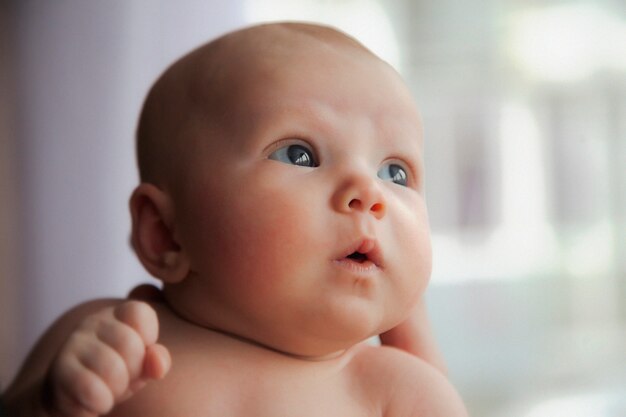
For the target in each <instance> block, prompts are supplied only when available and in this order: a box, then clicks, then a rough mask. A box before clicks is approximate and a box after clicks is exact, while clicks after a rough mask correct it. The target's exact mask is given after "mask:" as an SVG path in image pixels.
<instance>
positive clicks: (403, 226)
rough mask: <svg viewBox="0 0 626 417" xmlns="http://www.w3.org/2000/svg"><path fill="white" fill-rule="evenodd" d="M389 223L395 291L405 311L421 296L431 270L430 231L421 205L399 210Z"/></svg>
mask: <svg viewBox="0 0 626 417" xmlns="http://www.w3.org/2000/svg"><path fill="white" fill-rule="evenodd" d="M397 216H398V218H397V219H396V221H395V222H394V223H393V224H394V226H393V227H392V228H391V233H392V235H393V237H394V239H395V243H394V246H395V248H396V250H395V254H394V265H393V272H394V276H395V277H396V280H397V281H396V287H395V290H396V291H399V292H401V293H402V295H400V298H402V299H404V301H405V302H406V303H407V304H408V305H409V307H410V306H411V305H412V304H413V303H414V302H415V301H416V300H417V299H418V298H419V297H420V296H421V295H422V294H423V292H424V290H425V288H426V286H427V284H428V281H429V279H430V275H431V270H432V247H431V239H430V228H429V225H428V216H427V213H426V210H425V208H423V207H422V206H421V205H419V206H418V207H415V206H413V207H412V208H411V209H406V210H401V211H399V212H398V213H397Z"/></svg>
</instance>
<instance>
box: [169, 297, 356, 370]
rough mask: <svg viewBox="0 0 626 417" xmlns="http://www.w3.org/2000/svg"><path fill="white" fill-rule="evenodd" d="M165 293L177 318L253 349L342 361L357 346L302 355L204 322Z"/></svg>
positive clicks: (304, 357) (307, 357)
mask: <svg viewBox="0 0 626 417" xmlns="http://www.w3.org/2000/svg"><path fill="white" fill-rule="evenodd" d="M164 295H165V297H164V298H163V300H162V301H163V304H162V306H163V307H164V308H166V309H167V310H168V311H169V312H170V314H172V315H173V316H175V317H176V318H177V319H179V320H182V321H184V322H185V323H187V324H189V325H191V326H193V327H196V328H197V329H200V330H201V331H206V332H211V333H214V334H217V335H220V336H221V337H224V338H228V339H230V340H232V341H234V342H236V343H240V344H243V345H247V346H249V347H250V348H253V349H260V350H264V351H267V352H268V353H274V354H277V355H280V356H282V357H285V358H292V359H296V360H300V361H307V362H326V361H330V362H335V361H342V360H343V358H345V357H349V356H351V354H352V353H351V352H352V351H353V350H354V349H355V346H350V347H347V348H346V349H342V350H337V351H332V352H328V353H323V354H319V355H301V354H298V353H294V352H289V351H287V350H282V349H280V348H276V347H272V346H268V345H266V344H264V343H261V342H259V341H257V340H254V339H251V338H247V337H244V336H242V335H239V334H237V333H234V332H231V331H228V330H226V329H220V328H218V327H216V326H211V325H209V324H204V323H203V322H202V321H201V320H198V319H197V318H195V317H193V316H192V315H190V314H189V313H188V312H187V310H186V309H184V308H177V307H178V306H177V303H176V302H175V301H174V300H172V299H171V298H169V297H168V296H167V291H165V292H164Z"/></svg>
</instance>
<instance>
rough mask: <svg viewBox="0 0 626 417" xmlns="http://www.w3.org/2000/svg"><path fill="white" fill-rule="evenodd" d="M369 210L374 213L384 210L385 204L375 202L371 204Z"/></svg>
mask: <svg viewBox="0 0 626 417" xmlns="http://www.w3.org/2000/svg"><path fill="white" fill-rule="evenodd" d="M370 210H371V211H372V212H374V213H382V212H383V211H384V210H385V206H384V205H382V204H381V203H375V204H373V205H372V207H371V208H370Z"/></svg>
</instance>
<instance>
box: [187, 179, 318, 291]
mask: <svg viewBox="0 0 626 417" xmlns="http://www.w3.org/2000/svg"><path fill="white" fill-rule="evenodd" d="M217 194H219V195H221V199H220V200H219V202H218V204H219V206H218V207H215V205H214V203H215V200H214V196H215V195H213V196H207V200H208V201H210V202H207V206H208V207H206V208H205V209H204V210H202V213H198V214H199V215H200V216H202V217H204V218H203V220H202V221H201V222H199V224H204V226H203V227H202V229H203V230H202V236H203V237H202V241H201V242H199V244H198V245H196V246H197V248H198V251H197V253H195V254H194V258H195V259H194V260H195V261H196V262H197V265H198V268H199V269H201V270H202V272H201V273H202V274H203V275H205V276H216V275H217V276H222V277H228V279H229V280H230V282H231V284H232V285H231V287H232V289H233V291H237V292H239V295H242V292H243V293H245V292H249V293H250V294H251V295H252V296H254V298H257V299H258V298H260V297H258V296H259V295H261V294H262V293H264V294H265V293H269V292H276V291H277V290H280V289H283V290H285V291H288V290H289V287H290V286H296V285H304V283H303V282H298V281H296V280H290V277H291V278H292V277H293V274H294V273H295V272H299V271H300V270H302V269H305V264H306V263H307V262H308V259H307V258H308V255H309V254H310V248H311V238H312V236H311V233H314V231H315V230H319V229H320V227H319V226H317V225H316V222H317V220H318V216H316V215H315V213H316V211H317V210H316V208H315V207H314V205H315V204H318V205H319V197H317V199H316V200H317V203H316V202H315V201H314V200H313V199H311V198H308V196H309V195H314V194H315V193H314V192H313V193H303V194H299V193H297V192H296V190H295V189H294V190H292V189H291V187H289V184H282V183H280V182H277V181H276V178H274V179H273V181H272V179H271V178H263V177H256V178H251V179H250V180H249V181H246V182H242V183H240V184H239V185H238V186H234V187H232V190H231V191H228V192H224V190H220V191H219V192H218V193H217ZM211 200H213V201H211ZM212 203H213V204H212ZM209 212H211V213H210V216H209V217H208V218H207V217H206V214H207V213H209ZM199 272H200V271H199Z"/></svg>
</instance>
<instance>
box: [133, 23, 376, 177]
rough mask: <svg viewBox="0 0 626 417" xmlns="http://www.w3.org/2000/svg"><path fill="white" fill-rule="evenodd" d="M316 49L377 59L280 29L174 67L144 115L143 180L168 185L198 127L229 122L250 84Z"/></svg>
mask: <svg viewBox="0 0 626 417" xmlns="http://www.w3.org/2000/svg"><path fill="white" fill-rule="evenodd" d="M311 51H318V52H322V53H324V54H326V55H328V56H329V57H333V56H336V57H337V58H339V57H343V58H346V57H349V56H351V55H358V56H360V57H364V56H365V57H367V58H368V59H376V60H377V61H380V60H379V58H377V57H376V56H375V55H373V54H372V53H371V52H370V51H369V50H368V49H366V48H365V47H364V46H363V45H361V44H360V43H359V42H357V41H356V40H354V39H353V38H351V37H349V36H347V35H346V34H344V33H342V32H340V31H337V30H335V29H332V28H330V27H325V26H320V25H313V24H304V23H277V24H265V25H259V26H253V27H250V28H246V29H242V30H239V31H235V32H232V33H229V34H226V35H224V36H222V37H220V38H218V39H216V40H214V41H212V42H209V43H208V44H205V45H203V46H201V47H199V48H198V49H196V50H194V51H192V52H191V53H189V54H187V55H185V56H184V57H182V58H181V59H180V60H178V61H177V62H175V63H174V64H173V65H172V66H171V67H169V68H168V69H167V70H166V71H165V72H164V73H163V75H162V76H161V77H160V78H159V79H158V80H157V82H156V83H155V84H154V86H153V87H152V89H151V90H150V92H149V94H148V97H147V99H146V101H145V103H144V107H143V110H142V113H141V116H140V120H139V126H138V130H137V158H138V165H139V173H140V179H141V181H142V182H151V183H154V184H157V185H166V183H167V182H168V181H169V180H170V179H172V175H174V173H175V172H177V171H179V169H178V168H180V166H181V164H184V163H185V153H186V152H189V149H188V147H189V138H190V137H193V136H194V130H195V128H196V127H198V126H199V125H202V126H203V130H204V131H207V129H208V131H209V132H210V131H211V128H212V127H214V128H215V130H216V129H218V128H219V127H220V125H221V124H223V123H228V117H229V112H228V109H229V106H232V105H236V103H234V101H236V100H237V98H238V97H240V94H238V90H240V89H242V88H246V87H244V86H247V85H250V81H254V82H256V83H257V84H260V85H262V83H263V80H264V78H266V77H272V76H273V73H274V70H275V69H276V68H277V67H279V66H283V65H284V64H285V62H289V60H298V59H299V57H302V58H304V57H305V56H306V55H307V54H310V53H311ZM203 139H204V140H211V139H212V138H206V137H205V138H203Z"/></svg>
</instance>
